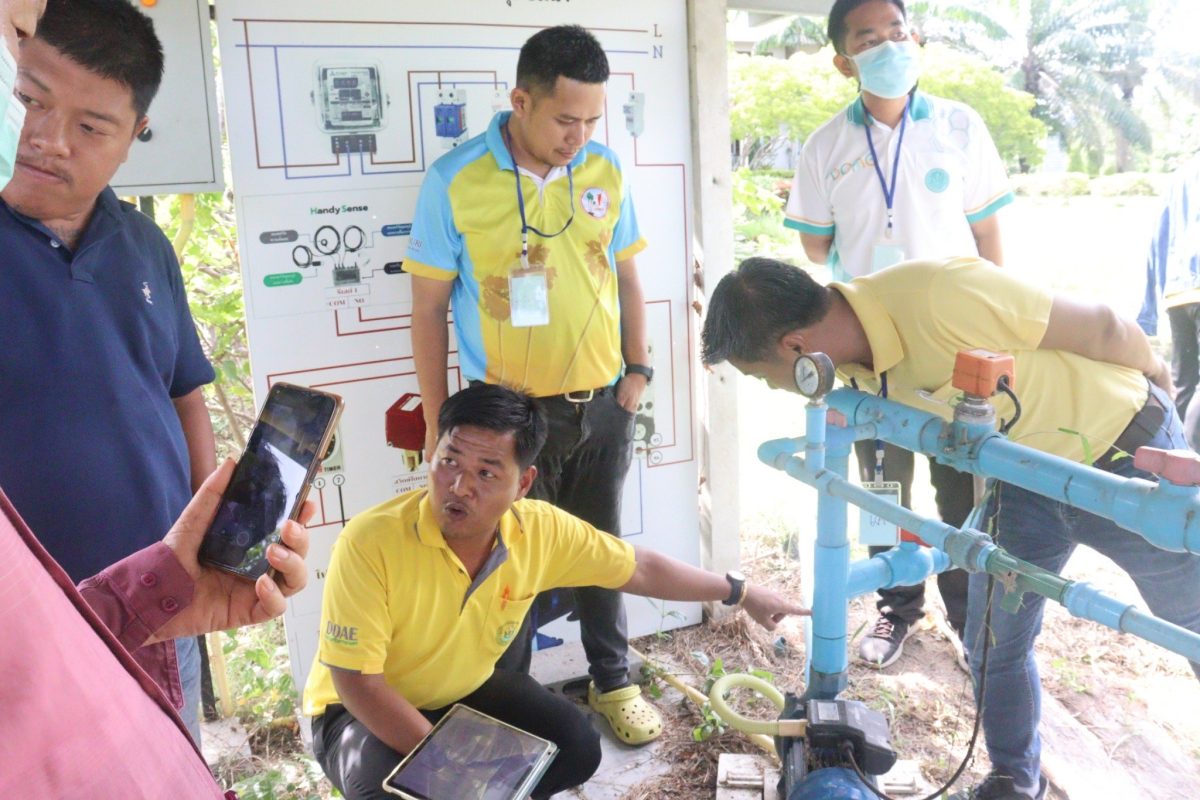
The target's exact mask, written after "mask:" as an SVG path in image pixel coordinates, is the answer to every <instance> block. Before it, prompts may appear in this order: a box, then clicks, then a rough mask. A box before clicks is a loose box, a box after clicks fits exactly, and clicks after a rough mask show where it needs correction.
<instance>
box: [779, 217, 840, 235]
mask: <svg viewBox="0 0 1200 800" xmlns="http://www.w3.org/2000/svg"><path fill="white" fill-rule="evenodd" d="M783 227H785V228H791V229H792V230H795V231H800V232H801V233H811V234H813V235H814V236H833V228H834V226H833V225H812V224H810V223H807V222H800V221H799V220H795V219H792V218H790V217H785V218H784V220H783Z"/></svg>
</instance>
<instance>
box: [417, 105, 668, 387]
mask: <svg viewBox="0 0 1200 800" xmlns="http://www.w3.org/2000/svg"><path fill="white" fill-rule="evenodd" d="M509 113H510V112H502V113H500V114H497V115H496V116H495V117H494V118H493V119H492V122H491V125H490V126H489V127H488V129H487V131H485V132H484V133H482V134H480V135H479V136H476V137H475V138H473V139H471V140H470V141H468V142H466V143H464V144H463V145H462V146H460V147H457V148H455V149H454V150H453V151H451V152H449V153H447V154H446V155H444V156H442V157H441V158H439V159H438V160H437V161H436V162H435V163H434V164H433V165H432V166H431V167H430V169H429V171H428V172H427V173H426V175H425V181H424V183H422V184H421V192H420V195H419V196H418V198H417V208H416V212H415V213H414V216H413V225H412V235H411V236H410V238H409V243H408V253H407V256H406V258H405V261H404V270H405V271H406V272H410V273H412V274H413V275H417V276H420V277H422V278H431V279H433V280H439V281H454V285H453V289H452V290H451V302H452V305H453V308H454V332H455V337H456V340H457V343H458V361H459V367H460V369H461V371H462V375H463V377H464V378H466V379H467V380H478V381H484V382H486V383H493V384H502V385H504V386H509V387H511V388H514V389H517V390H519V391H522V392H525V393H527V394H531V395H533V396H534V397H546V396H549V395H556V394H562V393H564V392H573V391H579V390H585V391H586V390H587V389H599V388H601V387H603V386H608V385H610V384H611V383H613V382H614V381H615V380H616V379H617V378H618V377H619V376H620V373H621V363H622V360H621V309H620V299H619V297H618V292H617V270H616V265H617V263H618V262H621V261H625V260H627V259H629V258H632V257H633V256H634V255H636V254H637V253H639V252H641V251H642V250H643V249H644V248H645V247H646V240H645V239H644V238H642V235H641V232H640V230H639V228H638V224H637V217H636V214H635V212H634V207H633V197H632V195H631V194H630V191H629V185H628V182H627V181H626V179H625V175H624V173H623V172H622V170H621V164H620V162H619V160H618V159H617V156H616V154H615V153H614V152H613V151H612V150H610V149H609V148H607V147H605V146H604V145H602V144H600V143H598V142H588V143H587V145H586V146H585V147H584V148H583V149H582V150H580V151H579V153H578V154H577V155H576V156H575V158H574V159H573V160H572V161H571V163H570V165H569V167H568V169H557V168H556V169H555V170H554V171H552V172H551V173H550V174H549V175H547V177H546V180H545V181H544V182H542V183H539V182H538V181H536V180H534V178H533V177H532V176H530V175H529V174H526V173H521V174H520V175H519V176H518V174H517V173H515V172H514V164H513V160H512V156H511V155H510V154H509V151H508V147H507V146H506V143H505V139H504V134H503V128H504V125H505V124H506V122H507V120H508V117H509ZM568 170H569V176H568ZM518 184H519V186H520V192H521V197H522V201H523V203H524V208H525V220H526V222H527V224H528V225H530V226H531V227H533V228H537V229H538V230H540V231H542V232H543V233H546V234H550V235H549V236H540V235H538V234H537V233H534V232H532V231H531V232H530V233H529V256H528V260H529V264H530V266H531V267H533V268H534V269H536V270H540V271H543V272H544V276H545V277H544V281H545V290H546V291H545V300H544V301H545V303H546V305H547V306H548V309H549V320H550V321H549V323H547V324H545V325H535V326H531V327H515V326H514V325H513V324H512V318H513V309H512V306H511V301H512V297H510V276H511V275H512V274H513V272H514V271H520V270H521V260H520V256H521V211H520V207H519V205H518V203H517V191H518V189H517V186H518ZM568 221H569V224H568ZM564 225H566V226H567V227H566V228H565V230H563V226H564ZM560 230H562V232H561V233H559V234H558V235H554V234H556V233H558V232H559V231H560Z"/></svg>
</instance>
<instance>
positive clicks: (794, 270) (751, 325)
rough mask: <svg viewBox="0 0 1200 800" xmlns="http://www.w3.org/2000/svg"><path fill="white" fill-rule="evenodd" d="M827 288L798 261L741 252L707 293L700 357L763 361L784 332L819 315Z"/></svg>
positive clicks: (824, 306) (825, 303) (825, 305)
mask: <svg viewBox="0 0 1200 800" xmlns="http://www.w3.org/2000/svg"><path fill="white" fill-rule="evenodd" d="M830 291H831V290H829V289H826V288H825V287H824V286H822V285H821V284H819V283H817V282H816V281H815V280H813V278H812V276H811V275H809V274H808V273H807V272H805V271H804V270H802V269H800V268H799V267H795V266H792V265H791V264H788V263H785V262H783V261H777V260H776V259H774V258H747V259H746V260H745V261H743V262H742V263H741V264H739V265H738V268H737V269H736V270H734V271H733V272H731V273H729V274H728V275H726V276H725V277H724V278H721V281H720V282H719V283H718V284H717V288H716V289H714V290H713V293H712V297H711V298H709V301H708V316H707V317H706V318H705V320H704V333H703V334H702V341H703V346H704V363H705V364H719V363H720V362H722V361H728V360H729V359H730V358H736V359H737V360H739V361H765V360H766V358H767V356H768V355H769V354H770V352H771V350H772V348H774V347H775V345H776V343H777V342H778V341H779V339H780V337H782V336H783V335H784V334H785V333H788V332H789V331H794V330H796V329H797V328H807V327H809V326H811V325H813V324H815V323H817V322H820V321H821V320H822V319H824V318H825V315H826V314H827V313H828V312H829V303H830V295H829V292H830Z"/></svg>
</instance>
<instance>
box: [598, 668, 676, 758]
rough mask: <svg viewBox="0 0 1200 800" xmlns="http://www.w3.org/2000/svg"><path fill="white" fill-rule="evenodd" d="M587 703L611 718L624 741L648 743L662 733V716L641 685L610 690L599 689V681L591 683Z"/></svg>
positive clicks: (609, 720)
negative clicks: (600, 690) (598, 690)
mask: <svg viewBox="0 0 1200 800" xmlns="http://www.w3.org/2000/svg"><path fill="white" fill-rule="evenodd" d="M588 705H589V706H591V708H592V710H593V711H595V712H597V713H598V714H600V715H602V716H603V717H604V718H605V719H606V720H608V724H609V725H611V726H612V729H613V732H615V733H616V734H617V738H618V739H620V740H621V741H622V742H625V744H646V742H652V741H654V740H655V739H657V738H658V737H659V735H661V734H662V729H663V721H662V717H661V716H659V713H658V710H657V709H655V708H654V706H652V705H650V704H649V703H648V702H646V698H644V697H642V688H641V687H640V686H636V685H632V684H631V685H629V686H622V687H621V688H620V689H613V690H612V691H611V692H597V691H596V684H594V683H592V684H589V685H588Z"/></svg>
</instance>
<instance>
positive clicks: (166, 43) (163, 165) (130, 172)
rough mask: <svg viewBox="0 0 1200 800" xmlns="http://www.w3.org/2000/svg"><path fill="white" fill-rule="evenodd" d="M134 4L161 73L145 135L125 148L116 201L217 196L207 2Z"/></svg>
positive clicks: (217, 138) (217, 137)
mask: <svg viewBox="0 0 1200 800" xmlns="http://www.w3.org/2000/svg"><path fill="white" fill-rule="evenodd" d="M134 4H135V5H137V6H138V8H139V9H140V10H141V11H142V13H144V14H146V16H148V17H150V19H152V20H153V21H154V30H155V32H156V33H158V38H159V39H160V40H162V44H163V51H164V52H165V54H166V68H165V70H164V72H163V82H162V86H161V87H160V88H159V90H158V96H157V97H155V98H154V102H153V103H152V104H151V105H150V110H149V111H148V112H147V116H149V118H150V126H149V129H148V130H149V132H148V133H144V134H143V138H142V139H140V140H135V141H134V143H133V147H131V148H129V160H128V161H126V162H125V163H124V164H123V165H121V168H120V169H119V170H117V174H116V176H115V177H114V178H113V179H112V186H113V188H114V189H115V190H116V192H117V194H119V195H152V194H185V193H191V192H219V191H221V190H222V189H223V188H224V179H223V175H222V169H221V127H220V124H219V122H218V119H217V91H216V79H215V77H214V74H213V39H212V28H211V24H210V22H209V15H208V13H209V12H208V0H175V1H174V2H170V3H156V4H154V5H153V6H146V5H144V4H143V3H141V2H138V1H137V0H135V3H134Z"/></svg>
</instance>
